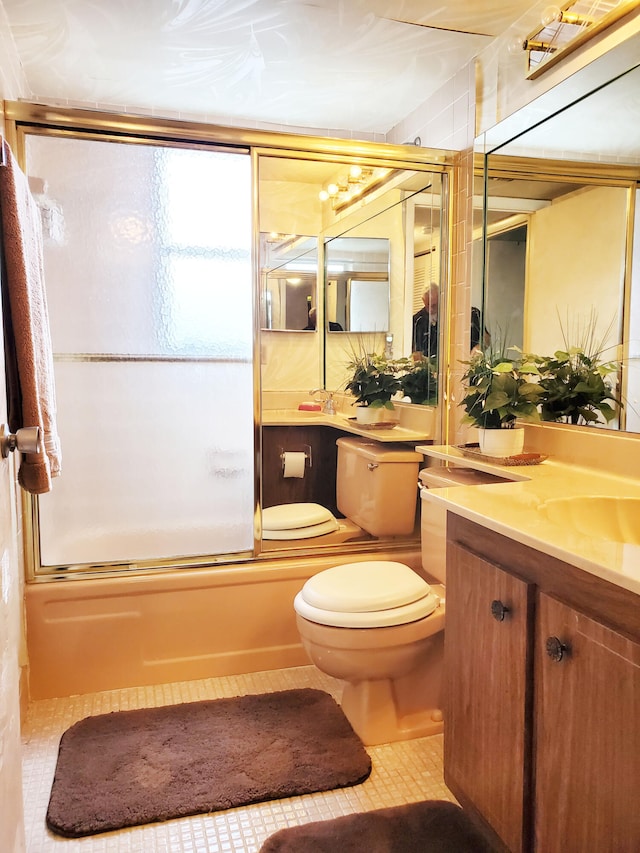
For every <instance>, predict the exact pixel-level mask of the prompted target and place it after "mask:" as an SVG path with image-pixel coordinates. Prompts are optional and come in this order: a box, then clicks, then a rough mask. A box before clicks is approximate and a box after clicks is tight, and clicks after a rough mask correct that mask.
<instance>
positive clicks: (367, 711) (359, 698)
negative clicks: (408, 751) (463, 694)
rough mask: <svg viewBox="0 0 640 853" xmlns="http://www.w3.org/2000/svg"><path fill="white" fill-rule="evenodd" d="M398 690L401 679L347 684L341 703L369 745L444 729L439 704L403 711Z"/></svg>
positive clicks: (364, 741) (347, 716)
mask: <svg viewBox="0 0 640 853" xmlns="http://www.w3.org/2000/svg"><path fill="white" fill-rule="evenodd" d="M398 692H399V690H398V683H397V682H394V681H391V680H388V679H381V680H377V681H361V682H359V683H357V684H352V683H347V684H345V686H344V690H343V693H342V699H341V702H340V706H341V708H342V710H343V711H344V714H345V716H346V718H347V719H348V720H349V722H350V723H351V727H352V728H353V730H354V732H355V733H356V734H357V735H358V737H359V738H360V740H361V741H362V742H363V743H364V745H365V746H377V745H378V744H382V743H395V742H396V741H402V740H410V739H412V738H417V737H427V736H429V735H436V734H440V733H441V732H442V730H443V721H442V711H441V710H440V709H439V708H426V709H425V708H422V709H415V708H414V709H407V710H406V712H404V713H403V710H402V703H401V701H400V697H399V696H398Z"/></svg>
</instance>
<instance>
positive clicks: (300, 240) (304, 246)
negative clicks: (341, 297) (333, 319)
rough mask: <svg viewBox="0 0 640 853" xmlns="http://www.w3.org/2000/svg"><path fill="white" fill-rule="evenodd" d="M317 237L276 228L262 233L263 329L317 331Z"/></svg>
mask: <svg viewBox="0 0 640 853" xmlns="http://www.w3.org/2000/svg"><path fill="white" fill-rule="evenodd" d="M317 246H318V239H317V237H306V236H301V235H298V234H281V233H279V232H277V231H270V232H261V233H260V253H259V264H260V308H261V317H262V324H261V325H262V328H263V329H265V330H270V331H289V332H293V331H314V330H315V324H312V323H311V322H310V314H311V312H312V306H314V305H316V304H317V299H318V297H317V290H318V274H317V273H318V248H317Z"/></svg>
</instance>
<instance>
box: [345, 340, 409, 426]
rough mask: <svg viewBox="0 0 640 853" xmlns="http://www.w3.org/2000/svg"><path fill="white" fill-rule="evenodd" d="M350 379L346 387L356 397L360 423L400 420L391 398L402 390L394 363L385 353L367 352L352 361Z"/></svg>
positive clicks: (391, 423) (393, 423)
mask: <svg viewBox="0 0 640 853" xmlns="http://www.w3.org/2000/svg"><path fill="white" fill-rule="evenodd" d="M349 368H350V370H351V371H352V373H351V378H350V379H349V381H348V382H347V384H346V386H345V388H346V390H347V391H350V392H351V393H352V394H353V396H354V397H355V404H356V405H357V409H356V418H357V420H358V422H359V423H364V424H372V423H375V424H378V425H380V424H381V423H385V424H386V425H389V426H391V425H393V426H395V424H396V423H397V417H396V416H395V413H394V405H393V403H392V402H391V398H392V397H393V396H394V395H395V394H396V393H397V392H398V391H399V390H400V380H399V379H398V377H397V375H396V372H395V366H394V363H393V362H391V361H388V360H387V359H386V358H385V357H384V356H382V355H376V354H375V353H365V354H363V355H360V356H357V357H354V359H353V360H352V361H351V362H350V363H349Z"/></svg>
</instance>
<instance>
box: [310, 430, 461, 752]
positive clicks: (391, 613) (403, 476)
mask: <svg viewBox="0 0 640 853" xmlns="http://www.w3.org/2000/svg"><path fill="white" fill-rule="evenodd" d="M421 461H422V456H421V454H418V453H416V452H415V451H413V450H411V449H407V448H406V447H404V446H402V445H385V444H382V443H380V442H376V441H365V440H362V439H356V438H351V437H348V438H340V439H338V475H337V505H338V509H339V510H340V512H343V513H344V514H345V515H346V516H347V517H348V518H350V519H352V520H354V521H356V523H357V524H359V525H360V526H361V527H362V529H363V530H366V531H367V532H368V533H370V534H371V535H373V536H386V537H389V536H391V537H392V536H400V535H406V534H407V533H411V532H412V531H413V529H414V525H415V516H416V504H417V488H416V484H417V481H418V470H419V465H420V463H421ZM439 580H440V581H442V580H444V578H438V577H437V576H435V575H434V581H439ZM294 609H295V612H296V623H297V626H298V631H299V633H300V638H301V640H302V645H303V646H304V648H305V650H306V652H307V654H308V655H309V657H310V659H311V661H312V662H313V663H314V664H315V665H316V666H317V667H318V669H320V670H321V671H322V672H324V673H326V674H327V675H330V676H332V677H334V678H338V679H340V680H342V681H344V682H345V685H344V688H343V693H342V698H341V706H342V709H343V711H344V713H345V715H346V717H347V719H348V720H349V722H350V723H351V725H352V727H353V729H354V731H355V732H356V733H357V734H358V735H359V737H360V738H361V740H362V741H363V743H364V744H366V745H375V744H379V743H389V742H392V741H399V740H407V739H409V738H414V737H423V736H425V735H430V734H436V733H438V732H441V731H442V712H441V710H440V681H441V670H442V653H443V641H444V630H443V629H444V616H445V606H444V586H442V584H441V583H433V584H431V583H427V581H426V580H424V579H423V578H422V577H420V575H418V573H417V572H415V571H414V570H413V569H411V568H410V567H409V566H407V565H405V564H404V563H399V562H392V561H386V560H366V559H365V560H362V561H360V562H353V563H346V564H341V565H338V566H334V567H332V568H330V569H326V570H325V571H322V572H319V573H318V574H317V575H314V576H313V577H312V578H310V579H309V580H308V581H307V582H306V583H305V584H304V586H303V587H302V589H301V590H300V592H299V593H298V594H297V595H296V597H295V600H294Z"/></svg>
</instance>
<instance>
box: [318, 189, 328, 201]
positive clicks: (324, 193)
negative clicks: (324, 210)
mask: <svg viewBox="0 0 640 853" xmlns="http://www.w3.org/2000/svg"><path fill="white" fill-rule="evenodd" d="M318 198H319V199H320V201H326V200H327V199H328V198H329V193H328V192H327V191H326V190H320V192H319V193H318Z"/></svg>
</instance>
